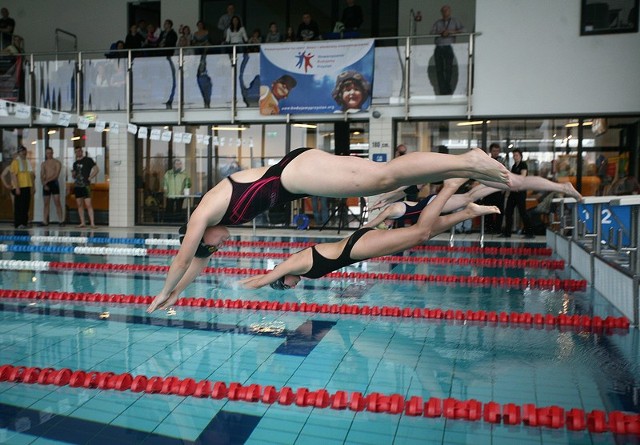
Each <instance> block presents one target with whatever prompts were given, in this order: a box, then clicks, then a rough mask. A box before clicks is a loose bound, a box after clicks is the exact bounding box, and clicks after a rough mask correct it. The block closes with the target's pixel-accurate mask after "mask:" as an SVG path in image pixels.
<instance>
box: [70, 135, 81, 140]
mask: <svg viewBox="0 0 640 445" xmlns="http://www.w3.org/2000/svg"><path fill="white" fill-rule="evenodd" d="M71 140H72V141H79V140H80V136H74V137H72V138H71Z"/></svg>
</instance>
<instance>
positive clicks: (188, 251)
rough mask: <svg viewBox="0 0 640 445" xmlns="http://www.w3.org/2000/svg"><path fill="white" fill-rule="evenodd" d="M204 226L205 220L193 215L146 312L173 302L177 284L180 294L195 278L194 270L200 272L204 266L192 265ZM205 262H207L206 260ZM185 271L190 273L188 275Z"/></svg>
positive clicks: (175, 296)
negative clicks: (164, 277) (158, 290)
mask: <svg viewBox="0 0 640 445" xmlns="http://www.w3.org/2000/svg"><path fill="white" fill-rule="evenodd" d="M206 224H207V223H206V219H205V218H203V217H198V216H196V212H194V213H193V215H192V216H191V219H190V220H189V224H188V225H187V233H186V234H185V236H184V239H183V240H182V244H181V245H180V249H179V250H178V254H177V255H176V256H175V257H174V259H173V261H172V262H171V266H170V267H169V272H168V273H167V278H166V280H165V282H164V287H163V288H162V290H161V291H160V293H159V294H158V295H157V296H156V298H155V299H154V300H153V302H152V303H151V304H150V305H149V308H148V309H147V312H149V313H151V312H153V311H155V310H156V309H158V308H161V307H164V306H166V304H165V303H167V302H168V301H169V300H170V299H171V300H173V301H174V302H175V300H176V299H177V298H178V297H177V294H176V293H175V292H174V291H175V290H176V289H177V286H178V284H179V283H181V286H182V289H180V292H182V290H184V288H185V287H187V285H188V284H189V283H190V282H191V281H193V280H194V279H195V277H196V276H197V274H195V270H196V269H198V268H199V269H198V273H199V271H201V270H202V268H203V267H204V266H203V265H201V264H199V263H198V262H195V263H194V261H196V258H195V253H196V250H197V248H198V244H200V240H201V239H202V236H203V234H204V231H205V229H206ZM206 260H207V261H208V258H206ZM192 264H194V266H193V268H192V267H191V266H192ZM205 264H206V263H205ZM187 271H190V272H189V274H188V275H187ZM183 278H184V280H183ZM187 278H190V279H189V281H188V282H186V279H187Z"/></svg>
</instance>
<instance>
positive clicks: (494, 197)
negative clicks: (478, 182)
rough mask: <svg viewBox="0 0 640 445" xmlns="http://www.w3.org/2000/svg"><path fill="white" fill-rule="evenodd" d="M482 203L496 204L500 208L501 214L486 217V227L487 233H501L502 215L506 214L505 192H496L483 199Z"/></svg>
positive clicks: (487, 204)
mask: <svg viewBox="0 0 640 445" xmlns="http://www.w3.org/2000/svg"><path fill="white" fill-rule="evenodd" d="M482 204H483V205H486V206H496V207H497V208H498V209H500V213H499V214H492V215H486V216H485V217H484V224H485V226H484V229H485V232H486V233H500V232H501V231H502V216H503V215H504V193H503V192H495V193H492V194H490V195H489V196H485V197H484V198H483V199H482Z"/></svg>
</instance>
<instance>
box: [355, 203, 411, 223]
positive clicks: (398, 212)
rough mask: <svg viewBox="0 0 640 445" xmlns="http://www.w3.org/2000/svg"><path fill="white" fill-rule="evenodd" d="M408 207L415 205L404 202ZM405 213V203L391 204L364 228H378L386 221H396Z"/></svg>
mask: <svg viewBox="0 0 640 445" xmlns="http://www.w3.org/2000/svg"><path fill="white" fill-rule="evenodd" d="M406 204H409V205H415V204H416V203H415V202H408V201H407V202H406ZM406 212H407V206H406V205H405V202H394V203H393V204H390V205H388V206H387V207H385V208H384V209H383V210H382V211H381V212H380V213H378V215H377V216H376V217H375V218H373V219H372V220H371V221H369V222H368V223H366V224H365V225H364V227H378V225H380V224H382V223H383V222H385V221H386V220H388V219H398V218H401V217H402V216H404V214H405V213H406Z"/></svg>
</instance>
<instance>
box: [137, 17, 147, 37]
mask: <svg viewBox="0 0 640 445" xmlns="http://www.w3.org/2000/svg"><path fill="white" fill-rule="evenodd" d="M147 29H148V25H147V22H146V20H144V19H142V20H138V34H140V37H142V41H143V42H144V41H145V40H146V39H147Z"/></svg>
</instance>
